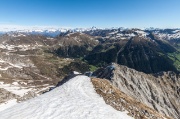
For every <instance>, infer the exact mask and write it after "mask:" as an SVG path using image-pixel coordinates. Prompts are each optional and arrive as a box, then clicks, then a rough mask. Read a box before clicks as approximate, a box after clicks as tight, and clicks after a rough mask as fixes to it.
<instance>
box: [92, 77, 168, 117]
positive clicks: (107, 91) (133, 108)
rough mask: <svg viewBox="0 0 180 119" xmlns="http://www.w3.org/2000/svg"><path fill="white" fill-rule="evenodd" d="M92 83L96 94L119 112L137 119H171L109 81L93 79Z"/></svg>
mask: <svg viewBox="0 0 180 119" xmlns="http://www.w3.org/2000/svg"><path fill="white" fill-rule="evenodd" d="M91 81H92V83H93V85H94V88H95V90H96V92H97V93H98V94H99V95H100V96H102V97H103V99H104V101H105V102H106V104H108V105H111V106H112V107H113V108H115V109H116V110H118V111H125V110H127V111H128V114H129V115H130V116H132V117H134V118H135V119H171V118H170V117H165V116H163V115H162V114H159V113H158V112H157V111H156V110H154V109H152V108H149V107H148V106H146V105H144V104H143V103H142V102H139V101H137V100H135V99H133V98H131V97H130V96H127V95H126V94H125V93H123V92H121V91H120V90H119V89H118V88H116V87H115V86H113V85H112V84H111V83H110V82H109V81H108V80H105V79H98V78H92V79H91Z"/></svg>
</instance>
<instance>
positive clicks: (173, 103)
mask: <svg viewBox="0 0 180 119" xmlns="http://www.w3.org/2000/svg"><path fill="white" fill-rule="evenodd" d="M94 75H96V76H97V77H98V78H106V79H109V80H110V81H111V83H112V84H113V85H114V86H116V87H117V88H118V89H120V91H122V92H124V93H125V94H127V95H129V96H132V97H133V98H135V99H137V100H138V101H140V102H142V103H144V104H146V105H147V106H149V107H151V108H153V109H155V110H157V111H158V112H160V113H161V114H164V115H167V116H170V117H172V118H175V119H179V118H180V111H179V110H180V96H179V93H180V78H179V76H178V75H176V74H174V73H173V72H163V73H157V74H154V75H148V74H145V73H142V72H138V71H136V70H134V69H130V68H128V67H126V66H121V65H118V64H112V65H110V66H108V67H106V68H104V69H101V70H99V71H96V72H95V73H94Z"/></svg>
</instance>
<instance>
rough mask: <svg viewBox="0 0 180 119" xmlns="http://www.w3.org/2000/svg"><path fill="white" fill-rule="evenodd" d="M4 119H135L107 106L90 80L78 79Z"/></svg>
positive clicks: (17, 108)
mask: <svg viewBox="0 0 180 119" xmlns="http://www.w3.org/2000/svg"><path fill="white" fill-rule="evenodd" d="M0 118H1V119H132V117H130V116H128V115H127V112H126V111H125V112H120V111H117V110H115V109H114V108H112V107H111V106H109V105H107V104H106V103H105V102H104V100H103V98H102V97H100V96H99V95H98V94H97V93H96V92H95V90H94V88H93V85H92V83H91V80H90V78H88V77H86V76H81V75H79V76H76V77H74V78H72V79H71V80H69V81H68V82H66V83H65V84H63V85H62V86H60V87H57V88H55V89H54V90H52V91H50V92H48V93H45V94H43V95H41V96H39V97H36V98H34V99H31V100H28V101H26V102H23V103H19V104H17V105H15V106H13V107H12V108H8V109H6V110H4V111H1V112H0Z"/></svg>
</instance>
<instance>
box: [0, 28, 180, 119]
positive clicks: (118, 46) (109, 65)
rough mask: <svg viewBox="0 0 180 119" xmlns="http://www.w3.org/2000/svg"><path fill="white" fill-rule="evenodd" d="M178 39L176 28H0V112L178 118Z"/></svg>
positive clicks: (90, 118)
mask: <svg viewBox="0 0 180 119" xmlns="http://www.w3.org/2000/svg"><path fill="white" fill-rule="evenodd" d="M6 30H7V29H6ZM179 41H180V29H143V30H142V29H135V28H133V29H126V28H109V29H100V28H96V27H92V28H87V29H85V28H84V29H83V28H76V29H34V30H14V31H8V30H7V31H3V32H1V34H0V93H1V95H0V118H1V119H47V118H48V119H55V118H58V119H77V118H78V119H85V118H87V119H102V118H105V119H106V118H107V119H133V118H135V119H179V118H180V76H179V71H180V67H179V66H180V47H179V46H180V42H179ZM78 72H80V73H78ZM85 75H86V76H85Z"/></svg>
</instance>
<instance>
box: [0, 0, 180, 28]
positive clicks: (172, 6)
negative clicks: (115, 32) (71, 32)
mask: <svg viewBox="0 0 180 119" xmlns="http://www.w3.org/2000/svg"><path fill="white" fill-rule="evenodd" d="M179 5H180V0H0V25H4V26H5V25H7V26H10V25H14V26H16V25H17V26H56V27H72V28H75V27H92V26H96V27H101V28H109V27H130V28H132V27H137V28H144V27H160V28H167V27H169V28H173V27H179V28H180V15H179V14H180V7H179Z"/></svg>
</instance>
